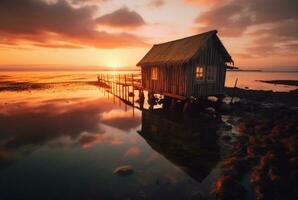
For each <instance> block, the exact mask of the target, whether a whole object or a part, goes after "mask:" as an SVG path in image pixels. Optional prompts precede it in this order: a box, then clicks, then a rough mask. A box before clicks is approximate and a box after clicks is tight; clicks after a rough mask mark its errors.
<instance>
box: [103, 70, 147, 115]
mask: <svg viewBox="0 0 298 200" xmlns="http://www.w3.org/2000/svg"><path fill="white" fill-rule="evenodd" d="M97 79H98V82H99V83H101V84H103V85H104V86H105V87H106V91H107V92H108V93H110V94H112V95H113V96H114V97H117V98H118V99H119V100H121V101H122V102H123V103H124V104H125V105H129V106H132V107H133V108H137V109H141V110H142V109H143V105H144V99H145V97H144V92H143V87H142V79H141V73H131V74H121V73H119V74H116V73H101V74H99V75H98V77H97ZM136 95H138V103H139V105H135V96H136Z"/></svg>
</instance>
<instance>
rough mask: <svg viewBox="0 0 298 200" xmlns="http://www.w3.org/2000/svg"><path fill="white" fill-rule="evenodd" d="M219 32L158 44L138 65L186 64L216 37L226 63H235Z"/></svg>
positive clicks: (209, 32)
mask: <svg viewBox="0 0 298 200" xmlns="http://www.w3.org/2000/svg"><path fill="white" fill-rule="evenodd" d="M216 33H217V31H216V30H213V31H208V32H205V33H201V34H198V35H194V36H191V37H187V38H182V39H179V40H174V41H170V42H166V43H161V44H156V45H153V47H152V48H151V49H150V51H149V52H148V53H147V54H146V55H145V56H144V57H143V58H142V60H141V61H140V62H139V63H138V64H137V66H141V65H164V64H177V63H186V62H188V61H190V60H191V59H192V58H193V57H194V56H195V55H196V53H197V52H198V51H199V50H200V49H201V47H203V46H204V44H205V43H206V42H207V40H208V39H209V38H211V37H212V36H215V37H216V43H217V46H218V47H219V50H220V52H221V54H222V55H223V57H224V59H225V61H226V62H233V60H232V58H231V56H230V55H229V53H228V52H227V50H226V49H225V47H224V46H223V44H222V43H221V41H220V39H219V38H218V37H217V36H216Z"/></svg>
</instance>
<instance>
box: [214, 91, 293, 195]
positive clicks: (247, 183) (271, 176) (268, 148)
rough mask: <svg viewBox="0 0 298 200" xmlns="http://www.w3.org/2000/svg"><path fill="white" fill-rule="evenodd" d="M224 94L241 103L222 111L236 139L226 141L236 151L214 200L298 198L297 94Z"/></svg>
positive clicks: (228, 158)
mask: <svg viewBox="0 0 298 200" xmlns="http://www.w3.org/2000/svg"><path fill="white" fill-rule="evenodd" d="M226 92H227V93H228V94H230V95H232V94H233V95H234V96H235V97H237V98H239V99H240V100H239V101H237V102H235V103H231V104H229V107H228V109H227V108H225V109H221V110H220V112H222V113H223V114H225V115H227V116H229V120H228V121H229V124H232V126H233V127H234V128H235V129H237V132H238V134H237V135H236V136H235V134H233V135H234V136H235V140H232V137H231V136H225V138H224V139H225V140H230V141H231V144H232V145H231V146H232V148H231V149H230V152H229V153H228V154H227V156H226V157H225V159H224V160H223V162H222V165H221V168H222V175H221V176H220V177H219V178H218V179H217V181H216V183H215V185H214V189H213V193H214V194H215V196H216V199H220V200H236V199H238V200H240V199H256V200H267V199H268V200H271V199H276V200H283V199H287V200H292V199H293V200H294V199H298V154H297V152H298V125H297V124H298V117H297V116H298V109H297V103H298V98H297V97H298V91H297V90H295V91H291V92H288V93H286V92H272V91H257V90H243V89H239V88H226ZM268 103H271V104H272V105H271V106H269V107H268V106H267V107H266V106H264V104H268ZM231 133H232V131H231ZM248 193H250V194H248ZM248 196H250V197H249V198H248Z"/></svg>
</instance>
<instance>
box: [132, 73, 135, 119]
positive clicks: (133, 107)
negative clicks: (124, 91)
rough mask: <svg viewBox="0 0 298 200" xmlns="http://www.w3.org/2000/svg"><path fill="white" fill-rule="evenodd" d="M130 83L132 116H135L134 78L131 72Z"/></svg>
mask: <svg viewBox="0 0 298 200" xmlns="http://www.w3.org/2000/svg"><path fill="white" fill-rule="evenodd" d="M131 85H132V94H133V95H132V117H133V118H134V117H135V89H134V80H133V74H131Z"/></svg>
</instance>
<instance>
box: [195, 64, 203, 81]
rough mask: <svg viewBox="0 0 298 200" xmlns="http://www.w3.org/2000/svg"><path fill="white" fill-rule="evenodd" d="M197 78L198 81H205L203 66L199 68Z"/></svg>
mask: <svg viewBox="0 0 298 200" xmlns="http://www.w3.org/2000/svg"><path fill="white" fill-rule="evenodd" d="M196 78H197V80H204V67H203V66H197V68H196Z"/></svg>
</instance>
